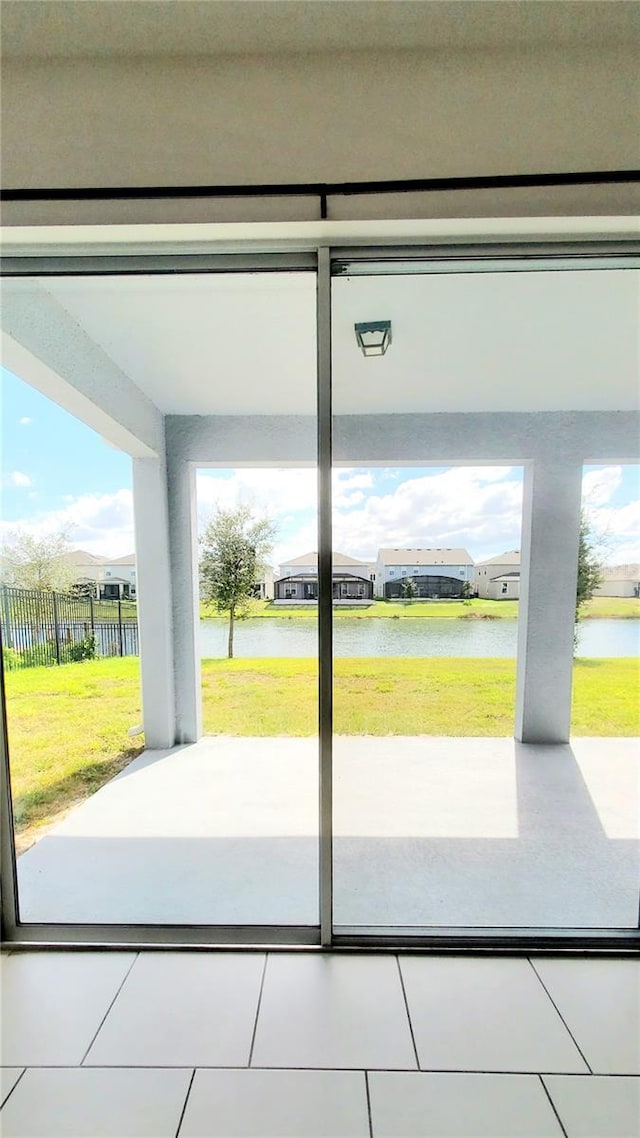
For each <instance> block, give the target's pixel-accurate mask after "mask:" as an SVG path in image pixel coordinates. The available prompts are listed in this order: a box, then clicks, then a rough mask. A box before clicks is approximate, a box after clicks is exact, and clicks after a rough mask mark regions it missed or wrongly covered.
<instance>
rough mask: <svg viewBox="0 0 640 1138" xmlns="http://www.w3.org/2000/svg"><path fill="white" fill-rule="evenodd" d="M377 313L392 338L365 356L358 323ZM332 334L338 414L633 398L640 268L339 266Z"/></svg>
mask: <svg viewBox="0 0 640 1138" xmlns="http://www.w3.org/2000/svg"><path fill="white" fill-rule="evenodd" d="M378 319H379V320H383V319H387V320H391V323H392V337H393V339H392V344H391V346H390V348H389V349H388V351H387V354H386V355H385V356H383V357H379V358H370V359H365V358H364V357H363V356H362V354H361V353H358V352H354V351H353V337H354V333H353V325H354V323H355V322H356V321H360V320H378ZM333 335H334V344H335V351H334V366H333V383H334V386H333V406H334V410H335V412H336V414H355V413H357V412H358V411H359V410H360V409H361V408H362V407H363V406H364V407H366V410H367V411H368V412H370V413H373V412H375V411H378V412H388V411H391V410H395V411H427V412H428V411H560V410H592V411H598V410H614V409H618V410H622V409H626V408H629V409H631V408H634V407H637V405H638V392H639V388H640V272H639V271H635V270H606V271H604V270H603V271H596V270H590V271H580V272H574V271H570V272H510V273H468V274H451V275H448V274H447V275H428V276H393V277H390V276H371V277H361V276H358V277H351V278H349V277H338V278H337V279H336V280H334V282H333Z"/></svg>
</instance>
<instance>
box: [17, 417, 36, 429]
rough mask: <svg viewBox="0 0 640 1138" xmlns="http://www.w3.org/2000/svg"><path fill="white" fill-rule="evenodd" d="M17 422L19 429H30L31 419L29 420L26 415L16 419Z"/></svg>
mask: <svg viewBox="0 0 640 1138" xmlns="http://www.w3.org/2000/svg"><path fill="white" fill-rule="evenodd" d="M18 422H19V424H20V426H21V427H30V426H31V424H32V423H33V419H30V418H29V416H28V415H23V416H22V418H21V419H18Z"/></svg>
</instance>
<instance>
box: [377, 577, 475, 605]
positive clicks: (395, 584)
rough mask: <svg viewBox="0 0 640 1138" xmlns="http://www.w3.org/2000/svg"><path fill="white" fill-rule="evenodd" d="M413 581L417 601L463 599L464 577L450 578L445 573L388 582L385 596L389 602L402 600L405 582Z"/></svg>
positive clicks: (400, 578) (402, 578) (401, 578)
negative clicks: (449, 598)
mask: <svg viewBox="0 0 640 1138" xmlns="http://www.w3.org/2000/svg"><path fill="white" fill-rule="evenodd" d="M409 580H411V581H413V583H414V585H415V587H416V594H415V599H416V600H419V599H421V598H422V599H425V598H428V597H433V598H434V599H437V598H440V597H442V598H444V597H462V596H463V595H464V594H463V588H464V584H465V582H464V580H463V578H462V577H450V576H447V575H446V574H443V573H423V574H415V575H408V576H407V575H405V576H403V577H399V578H397V579H395V580H392V581H387V582H386V584H385V586H384V595H385V597H386V598H387V600H398V599H402V597H403V596H404V593H403V591H402V589H403V585H404V582H405V581H409Z"/></svg>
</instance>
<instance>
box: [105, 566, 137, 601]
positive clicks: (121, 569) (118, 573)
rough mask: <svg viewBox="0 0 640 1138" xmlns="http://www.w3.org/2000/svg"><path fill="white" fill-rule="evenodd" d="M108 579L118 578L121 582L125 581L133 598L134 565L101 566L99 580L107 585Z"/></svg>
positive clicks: (134, 586) (134, 582) (134, 589)
mask: <svg viewBox="0 0 640 1138" xmlns="http://www.w3.org/2000/svg"><path fill="white" fill-rule="evenodd" d="M110 577H120V578H121V580H123V581H127V582H128V584H129V591H130V593H132V594H133V596H135V593H136V567H135V565H110V564H108V563H107V564H106V565H103V566H102V573H101V580H102V581H104V582H105V584H107V583H108V582H109V578H110Z"/></svg>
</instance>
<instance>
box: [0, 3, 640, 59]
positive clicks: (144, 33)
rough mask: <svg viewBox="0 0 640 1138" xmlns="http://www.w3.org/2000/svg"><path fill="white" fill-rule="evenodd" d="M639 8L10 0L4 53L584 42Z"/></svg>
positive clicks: (625, 24)
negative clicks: (124, 3)
mask: <svg viewBox="0 0 640 1138" xmlns="http://www.w3.org/2000/svg"><path fill="white" fill-rule="evenodd" d="M634 7H635V6H634V5H627V4H617V5H612V4H610V3H602V2H600V3H598V2H594V0H591V2H590V3H588V4H585V3H582V4H575V3H574V4H571V5H565V4H554V5H553V6H552V9H551V12H550V11H549V6H548V5H546V4H544V5H535V4H533V5H522V4H509V5H505V4H504V3H503V2H502V0H499V2H496V0H493V2H489V3H484V4H482V5H476V4H469V3H467V4H465V5H464V11H463V12H461V10H460V4H459V3H451V2H448V3H446V2H445V3H442V2H441V3H438V4H397V3H396V2H395V0H386V2H385V0H382V2H381V0H377V2H376V3H375V4H368V5H366V6H365V5H363V4H362V3H361V2H360V0H350V2H346V3H345V2H344V0H343V2H342V3H340V4H335V2H333V0H314V3H313V4H309V3H308V2H307V0H287V2H283V0H275V2H274V0H271V2H270V3H269V4H264V3H262V0H253V2H249V3H247V2H246V0H244V2H243V3H238V2H237V0H235V2H233V0H232V2H229V0H218V2H217V3H216V4H214V5H212V4H210V3H209V2H208V0H205V2H202V0H200V2H197V0H196V2H193V0H192V2H191V3H189V4H179V5H175V4H166V3H163V2H157V0H156V2H155V3H153V2H151V3H149V2H147V3H145V4H128V5H126V6H125V5H122V4H120V3H113V2H112V3H105V2H104V0H84V2H83V3H82V4H78V3H77V0H57V3H55V4H51V3H50V2H49V0H22V2H20V0H18V2H16V0H13V2H12V3H10V4H6V5H5V10H4V11H3V55H4V56H5V57H7V58H16V59H24V58H32V59H33V58H37V59H43V58H49V59H50V58H60V57H66V58H74V57H78V56H92V55H93V56H100V57H102V58H105V57H111V56H119V57H122V56H147V57H148V56H160V57H163V56H165V57H166V56H176V55H196V56H217V57H220V56H224V55H238V54H258V55H264V54H266V53H269V54H271V55H273V54H288V53H291V52H335V51H372V50H373V51H375V50H379V49H380V48H383V49H385V50H387V51H388V50H396V51H397V50H412V51H415V50H420V49H422V50H424V49H429V50H431V51H440V52H442V51H447V50H448V51H455V50H460V49H462V50H475V51H477V50H496V49H503V50H504V49H511V50H514V49H515V50H523V49H526V48H532V47H539V46H553V47H555V48H558V47H562V48H577V47H584V46H590V45H597V46H598V47H600V46H602V44H611V43H612V44H619V43H628V41H629V39H637V36H638V16H637V11H634Z"/></svg>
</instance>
